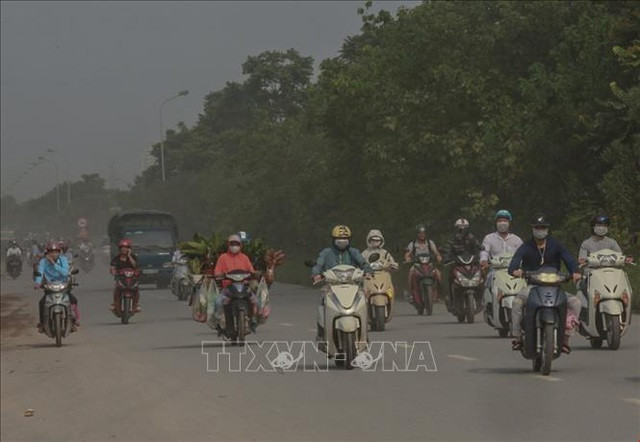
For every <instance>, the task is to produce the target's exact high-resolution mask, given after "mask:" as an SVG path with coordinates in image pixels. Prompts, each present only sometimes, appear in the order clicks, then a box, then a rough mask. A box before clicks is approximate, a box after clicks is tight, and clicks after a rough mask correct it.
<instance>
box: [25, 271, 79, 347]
mask: <svg viewBox="0 0 640 442" xmlns="http://www.w3.org/2000/svg"><path fill="white" fill-rule="evenodd" d="M75 273H78V270H77V269H76V270H72V271H71V274H75ZM34 276H41V274H40V273H39V272H34ZM69 284H71V283H70V282H69V281H44V284H43V287H44V294H45V297H44V315H45V316H44V323H43V324H42V325H43V329H44V333H45V335H47V336H48V337H50V338H54V339H55V340H56V347H61V346H62V338H66V337H67V336H69V335H70V334H71V333H72V332H73V331H74V329H73V316H72V313H71V302H70V299H69V294H68V289H69Z"/></svg>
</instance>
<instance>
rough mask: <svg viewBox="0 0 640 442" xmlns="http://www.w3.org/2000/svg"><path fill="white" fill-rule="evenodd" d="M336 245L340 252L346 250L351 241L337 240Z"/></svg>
mask: <svg viewBox="0 0 640 442" xmlns="http://www.w3.org/2000/svg"><path fill="white" fill-rule="evenodd" d="M334 244H335V245H336V247H337V248H338V250H344V249H346V248H347V247H348V246H349V240H348V239H336V240H335V241H334Z"/></svg>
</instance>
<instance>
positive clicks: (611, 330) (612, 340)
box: [607, 315, 620, 350]
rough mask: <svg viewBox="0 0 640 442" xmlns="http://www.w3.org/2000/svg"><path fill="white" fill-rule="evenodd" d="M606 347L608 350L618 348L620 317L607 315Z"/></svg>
mask: <svg viewBox="0 0 640 442" xmlns="http://www.w3.org/2000/svg"><path fill="white" fill-rule="evenodd" d="M607 345H608V346H609V350H617V349H619V348H620V316H618V315H607Z"/></svg>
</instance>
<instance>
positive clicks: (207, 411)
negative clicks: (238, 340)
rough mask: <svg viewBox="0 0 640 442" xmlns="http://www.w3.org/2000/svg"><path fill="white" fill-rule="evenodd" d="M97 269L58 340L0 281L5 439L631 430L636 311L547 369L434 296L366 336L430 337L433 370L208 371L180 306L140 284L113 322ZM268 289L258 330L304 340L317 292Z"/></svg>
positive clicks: (32, 298)
mask: <svg viewBox="0 0 640 442" xmlns="http://www.w3.org/2000/svg"><path fill="white" fill-rule="evenodd" d="M97 270H98V269H96V272H95V273H96V274H95V275H91V276H90V277H87V276H85V275H79V282H80V283H81V286H80V287H78V288H77V293H78V297H79V299H80V302H81V310H82V314H83V317H82V322H83V326H82V329H81V331H80V332H78V333H75V334H74V335H72V336H71V337H70V338H69V339H67V340H65V341H64V345H63V347H62V348H59V349H58V348H55V347H54V346H53V345H52V344H53V341H52V340H50V339H46V338H45V337H44V336H42V335H38V334H37V333H35V331H34V330H33V328H34V327H33V326H34V324H35V311H36V300H37V293H36V292H34V291H33V290H31V289H30V287H31V285H30V281H29V279H28V277H27V276H24V277H23V278H21V279H19V280H17V281H8V280H6V279H4V278H3V280H2V353H1V362H2V364H1V378H2V383H1V387H2V393H1V398H2V410H1V417H2V429H1V437H2V440H3V441H13V440H509V441H514V440H569V439H573V440H583V441H584V440H626V441H630V440H638V439H639V438H640V435H639V433H640V428H639V427H640V424H639V421H640V419H639V414H640V391H639V390H640V336H639V335H640V333H639V329H640V327H638V323H637V322H638V321H635V323H634V324H633V326H632V329H631V330H630V331H629V334H628V335H627V336H626V337H625V339H624V340H623V342H622V347H621V349H620V350H619V351H617V352H611V351H608V350H592V349H590V347H588V344H587V342H586V341H584V340H583V338H578V339H577V340H575V341H574V343H573V344H574V345H573V347H574V351H573V353H572V354H571V355H570V356H563V357H562V358H560V359H559V360H557V361H554V371H553V372H552V373H551V376H548V377H543V376H537V375H535V374H533V373H532V372H531V369H530V367H531V364H530V362H529V361H527V360H525V359H523V358H522V357H521V356H520V355H519V353H515V352H511V351H510V350H509V341H508V340H505V339H500V338H498V337H497V335H496V334H495V333H494V332H493V331H492V330H491V329H490V328H489V327H488V326H487V325H486V324H484V323H480V322H478V323H476V324H471V325H468V324H457V323H454V318H453V317H452V316H449V315H447V314H446V312H444V311H443V309H442V308H441V306H440V305H438V306H437V307H439V308H436V313H435V315H434V316H433V317H428V318H427V317H419V316H417V315H415V314H414V313H413V311H412V309H411V308H410V307H409V306H408V305H407V304H405V303H399V304H398V309H397V312H396V313H397V315H396V317H395V318H394V319H393V320H392V322H391V323H390V324H388V326H389V327H388V331H386V332H384V333H376V334H375V335H373V334H372V336H371V338H372V339H375V340H382V339H384V340H390V341H409V342H412V341H429V342H430V344H431V348H432V350H433V355H434V358H435V363H436V365H437V371H435V372H426V371H419V372H402V373H398V372H384V371H381V370H376V371H375V372H363V371H361V370H353V371H350V372H345V371H341V370H336V369H334V368H333V366H331V369H329V370H328V371H324V372H304V371H296V372H283V371H278V372H274V373H265V372H257V373H255V372H254V373H247V372H242V373H233V372H229V371H228V370H225V371H222V372H217V373H213V372H207V370H206V367H207V357H206V355H203V354H202V345H203V344H202V341H203V340H204V341H207V340H209V341H211V340H217V338H216V337H215V336H214V334H213V333H212V331H211V330H210V329H209V328H208V327H207V326H206V325H203V324H200V323H196V322H194V321H193V320H191V319H190V311H189V309H188V308H187V307H186V305H185V304H184V303H183V302H180V301H177V300H176V299H175V298H174V297H172V295H171V294H170V292H169V291H168V290H155V289H152V288H149V289H148V290H144V291H143V293H142V307H143V309H144V312H143V313H142V314H140V315H138V316H136V317H134V318H133V319H132V322H131V324H129V325H128V326H123V325H121V324H119V323H118V322H117V320H116V318H115V317H114V316H113V315H112V314H111V313H110V312H108V311H107V305H108V302H109V298H110V290H111V287H112V282H111V280H110V279H109V278H108V277H106V276H98V275H97ZM272 293H273V295H272V306H273V314H272V317H271V318H270V320H269V322H268V323H267V324H265V325H264V326H263V327H262V328H261V329H260V330H259V333H258V335H257V336H256V339H259V340H261V341H272V340H287V341H292V340H307V339H313V337H314V334H315V333H314V331H312V329H313V327H314V323H315V303H316V301H317V297H318V295H317V293H316V291H315V290H314V289H310V288H306V287H299V286H293V285H286V284H276V285H275V286H274V288H273V290H272ZM477 319H478V320H480V315H479V316H477ZM216 349H218V347H216V346H215V345H212V344H205V351H207V352H213V351H216ZM233 351H235V352H238V351H239V349H233V350H232V352H233ZM29 408H31V409H33V410H34V413H35V414H34V416H33V417H24V411H25V410H26V409H29Z"/></svg>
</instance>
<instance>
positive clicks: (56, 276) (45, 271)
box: [35, 255, 69, 284]
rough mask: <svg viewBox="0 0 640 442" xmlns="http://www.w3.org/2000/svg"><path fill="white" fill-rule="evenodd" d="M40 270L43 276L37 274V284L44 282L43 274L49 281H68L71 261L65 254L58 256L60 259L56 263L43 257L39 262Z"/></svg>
mask: <svg viewBox="0 0 640 442" xmlns="http://www.w3.org/2000/svg"><path fill="white" fill-rule="evenodd" d="M38 272H40V275H41V276H36V279H35V282H36V284H40V283H42V275H44V278H45V279H46V280H47V281H49V282H53V281H63V282H66V281H67V279H68V278H69V261H67V258H66V256H63V255H60V256H58V260H57V261H56V262H55V263H54V264H51V262H49V260H48V259H47V258H42V259H41V260H40V262H39V263H38Z"/></svg>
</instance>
